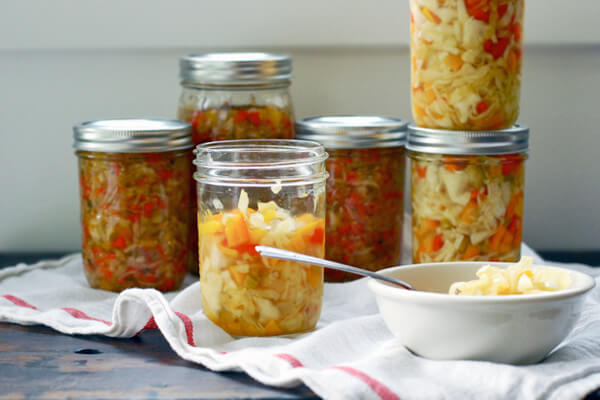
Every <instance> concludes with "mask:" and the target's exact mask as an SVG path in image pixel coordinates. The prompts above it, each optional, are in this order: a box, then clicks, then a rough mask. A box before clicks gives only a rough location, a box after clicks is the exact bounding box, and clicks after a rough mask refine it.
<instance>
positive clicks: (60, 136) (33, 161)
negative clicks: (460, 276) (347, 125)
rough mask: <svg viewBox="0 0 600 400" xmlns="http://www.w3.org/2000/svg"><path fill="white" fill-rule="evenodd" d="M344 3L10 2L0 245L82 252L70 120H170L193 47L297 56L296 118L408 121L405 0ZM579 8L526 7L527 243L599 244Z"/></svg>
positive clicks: (596, 117) (0, 44)
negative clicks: (182, 61) (183, 60)
mask: <svg viewBox="0 0 600 400" xmlns="http://www.w3.org/2000/svg"><path fill="white" fill-rule="evenodd" d="M224 3H227V6H226V5H223V4H224ZM349 3H351V2H347V1H345V2H342V1H337V0H335V1H333V0H330V1H327V2H322V1H317V0H309V1H304V2H281V1H275V0H258V1H253V2H242V1H239V2H236V1H230V2H214V1H213V2H207V1H195V2H192V1H172V2H168V4H169V5H170V7H169V8H165V4H167V2H159V1H141V0H140V1H128V2H126V3H125V4H127V8H126V9H123V8H121V9H120V8H118V6H117V4H120V3H119V2H117V1H116V0H114V1H103V2H99V1H86V2H76V1H74V0H73V1H66V0H58V1H54V2H45V1H42V0H37V1H33V0H23V1H20V2H13V3H11V4H10V5H8V4H6V3H3V5H2V12H1V13H0V122H1V124H0V139H1V142H0V191H1V195H0V251H12V250H70V249H76V248H78V247H79V222H78V219H79V205H78V189H77V177H76V172H77V170H76V159H75V156H74V154H73V152H72V148H71V145H72V131H71V126H72V125H73V124H74V123H77V122H80V121H83V120H90V119H100V118H111V117H130V116H142V117H165V118H171V117H173V116H174V115H175V108H176V103H177V98H178V95H179V82H178V79H177V74H178V57H179V56H181V55H184V54H186V53H189V52H193V51H203V50H208V49H230V48H236V49H262V50H265V49H267V50H276V51H285V52H289V53H291V54H292V56H293V59H294V80H293V85H292V95H293V98H294V103H295V107H296V111H297V114H298V116H299V117H305V116H309V115H315V114H325V113H376V114H384V115H397V116H402V117H410V98H409V62H408V47H407V39H408V36H407V35H408V33H407V29H406V25H405V24H404V21H406V20H407V16H406V15H405V14H407V4H406V3H407V1H406V2H403V1H391V0H382V1H375V2H368V3H367V2H352V7H350V6H348V4H349ZM111 4H112V5H113V6H112V7H111ZM236 4H237V5H238V8H236V7H235V5H236ZM246 4H253V5H254V7H253V8H249V9H244V7H246V6H245V5H246ZM282 4H285V6H283V5H282ZM367 4H368V6H369V8H368V9H366V8H365V7H366V5H367ZM573 4H574V5H575V4H576V5H577V7H574V6H573V7H570V8H567V7H565V2H564V1H561V2H558V1H557V0H545V1H540V0H537V1H536V0H530V1H529V2H528V3H527V12H526V15H527V20H526V26H525V32H526V33H525V38H526V49H525V59H524V78H523V91H522V112H521V118H520V122H521V123H524V124H526V125H529V126H530V127H531V131H532V138H531V148H532V152H531V158H530V160H529V161H528V162H527V183H526V195H525V196H526V209H525V214H526V217H525V224H524V229H525V231H524V238H525V240H526V241H527V243H529V244H530V245H532V246H533V247H534V248H536V249H538V250H539V249H598V248H600V245H599V244H598V239H599V238H600V213H599V212H597V209H598V199H599V198H600V197H599V195H600V174H599V172H600V167H599V166H598V162H599V161H598V156H597V154H598V149H600V132H599V130H600V128H599V127H600V106H599V104H598V93H600V24H598V23H596V22H594V23H592V20H593V19H594V18H595V17H597V16H598V15H600V2H598V1H597V0H578V1H577V2H574V3H573ZM317 5H320V6H321V7H320V8H319V9H318V8H317ZM357 5H361V6H362V7H358V6H357ZM121 7H123V6H121ZM576 9H577V10H576ZM190 10H195V12H189V11H190ZM576 11H577V12H576ZM211 16H212V17H211ZM575 16H576V17H575ZM196 17H197V19H196ZM196 21H197V22H196Z"/></svg>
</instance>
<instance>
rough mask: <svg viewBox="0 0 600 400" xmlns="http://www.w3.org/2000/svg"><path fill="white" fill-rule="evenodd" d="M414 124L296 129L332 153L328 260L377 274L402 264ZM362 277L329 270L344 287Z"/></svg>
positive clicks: (343, 119)
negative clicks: (408, 143)
mask: <svg viewBox="0 0 600 400" xmlns="http://www.w3.org/2000/svg"><path fill="white" fill-rule="evenodd" d="M407 125H408V123H407V122H406V121H404V120H402V119H398V118H387V117H378V116H328V117H313V118H306V119H303V120H300V121H298V122H297V123H296V131H297V136H298V138H299V139H306V140H314V141H316V142H319V143H321V144H322V145H323V146H324V147H325V149H326V150H327V152H328V153H329V158H328V159H327V163H326V164H327V171H328V172H329V178H328V180H327V223H326V240H325V243H326V246H325V254H326V258H327V259H328V260H331V261H337V262H341V263H344V264H349V265H352V266H356V267H359V268H364V269H367V270H372V271H376V270H379V269H382V268H386V267H390V266H394V265H399V264H401V263H402V226H403V220H404V218H403V193H404V170H405V155H404V143H405V140H406V126H407ZM357 278H358V276H356V275H353V274H347V273H345V272H342V271H335V270H326V271H325V279H326V280H327V281H330V282H341V281H347V280H352V279H357Z"/></svg>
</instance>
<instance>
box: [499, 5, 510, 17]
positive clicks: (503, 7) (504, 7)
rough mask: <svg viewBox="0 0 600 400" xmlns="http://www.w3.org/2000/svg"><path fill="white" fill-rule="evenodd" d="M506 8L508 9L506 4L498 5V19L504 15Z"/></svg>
mask: <svg viewBox="0 0 600 400" xmlns="http://www.w3.org/2000/svg"><path fill="white" fill-rule="evenodd" d="M507 10H508V4H500V5H499V6H498V19H502V17H504V14H506V11H507Z"/></svg>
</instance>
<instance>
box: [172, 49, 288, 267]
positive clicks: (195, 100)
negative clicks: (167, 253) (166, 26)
mask: <svg viewBox="0 0 600 400" xmlns="http://www.w3.org/2000/svg"><path fill="white" fill-rule="evenodd" d="M180 76H181V86H182V88H183V90H182V93H181V96H180V98H179V106H178V110H177V118H178V119H180V120H183V121H187V122H190V123H191V124H192V141H193V143H194V145H198V144H200V143H206V142H211V141H217V140H234V139H293V138H294V125H293V121H294V111H293V108H292V100H291V96H290V93H289V86H290V79H291V76H292V60H291V58H290V57H289V56H287V55H281V54H271V53H204V54H190V55H187V56H185V57H182V58H181V60H180ZM192 191H193V195H194V196H195V193H196V191H195V190H194V189H193V190H192ZM193 204H194V207H195V204H196V201H195V198H194V199H193ZM194 214H195V210H194ZM195 238H196V234H195V231H194V240H193V242H194V243H197V240H196V239H195ZM196 252H197V251H196ZM190 272H192V273H194V274H198V265H197V264H195V265H192V264H190Z"/></svg>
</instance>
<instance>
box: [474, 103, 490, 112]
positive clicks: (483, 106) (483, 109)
mask: <svg viewBox="0 0 600 400" xmlns="http://www.w3.org/2000/svg"><path fill="white" fill-rule="evenodd" d="M475 108H476V109H477V114H482V113H484V112H486V111H487V109H488V105H487V103H486V102H485V101H480V102H479V103H477V107H475Z"/></svg>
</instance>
